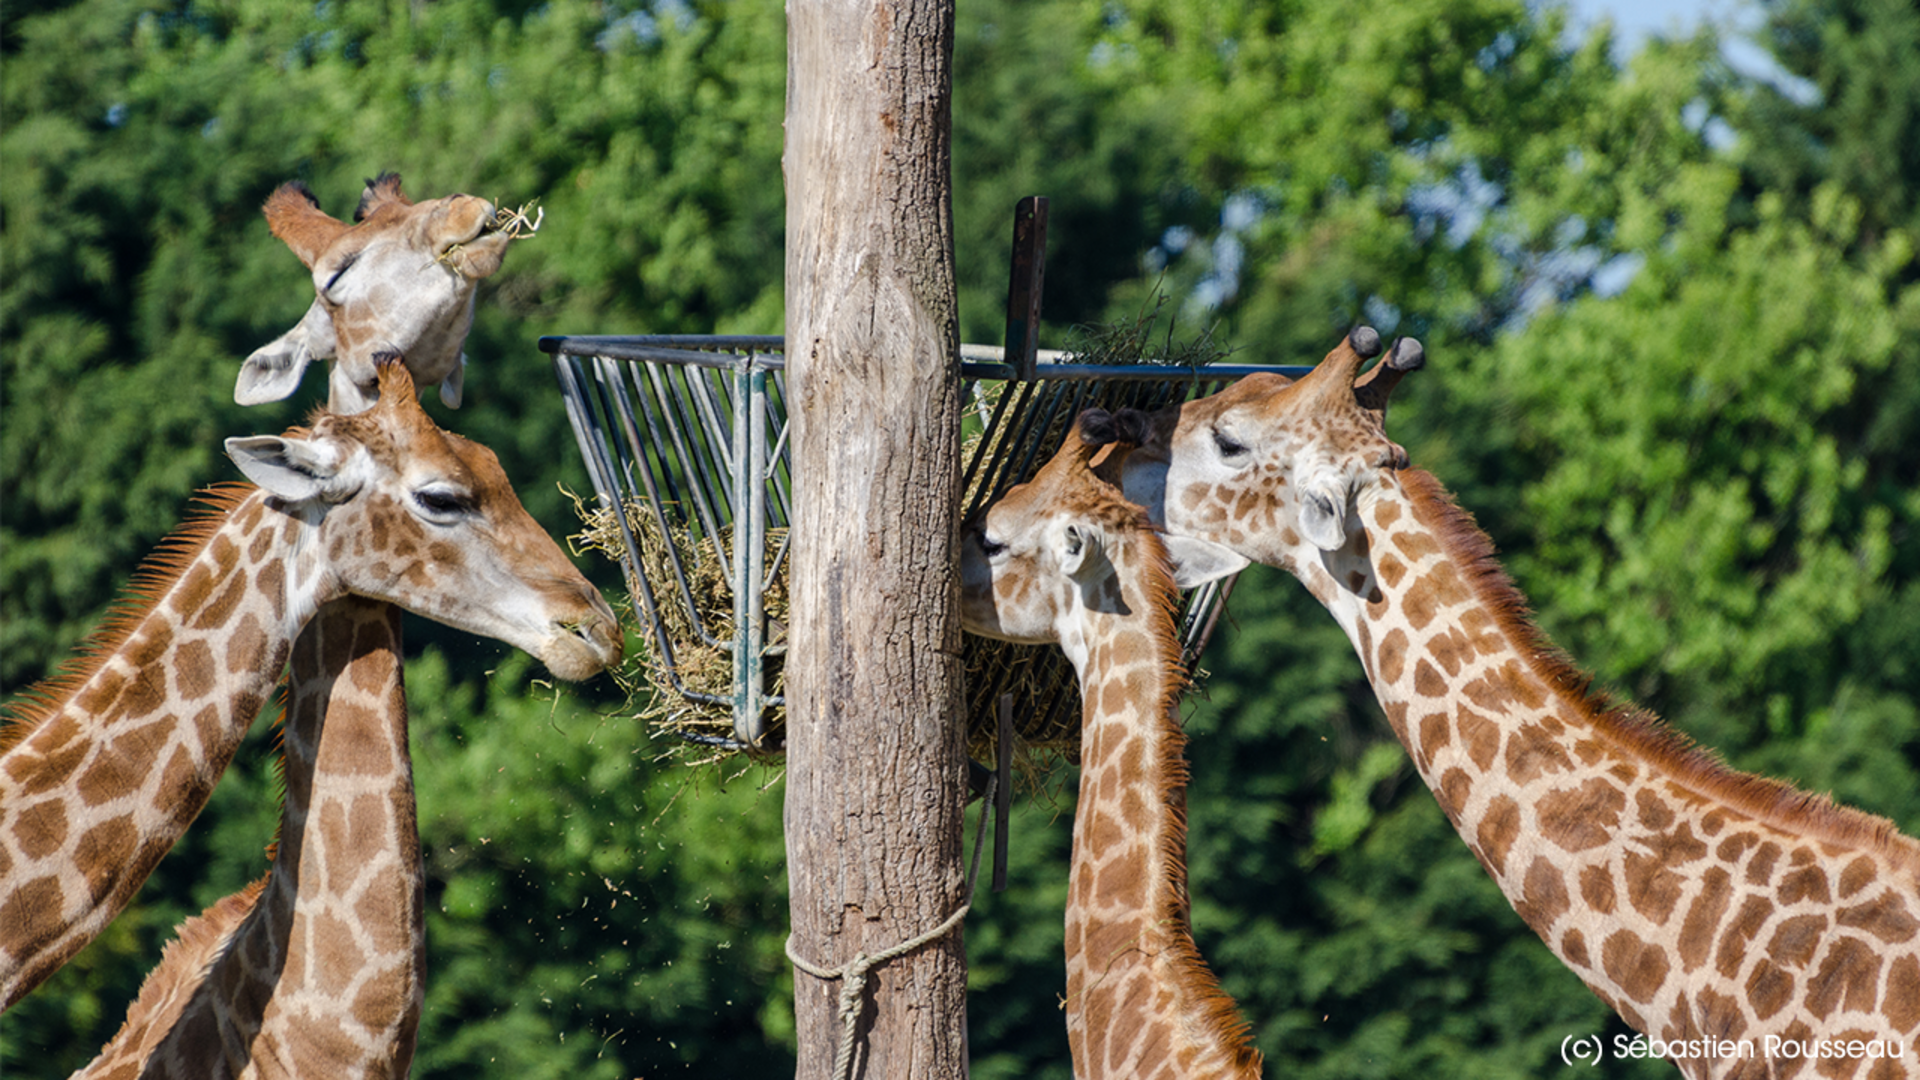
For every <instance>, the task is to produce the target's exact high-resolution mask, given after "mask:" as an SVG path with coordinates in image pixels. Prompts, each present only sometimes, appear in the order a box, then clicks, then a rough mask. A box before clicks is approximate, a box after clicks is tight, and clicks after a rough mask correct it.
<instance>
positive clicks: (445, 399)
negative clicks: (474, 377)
mask: <svg viewBox="0 0 1920 1080" xmlns="http://www.w3.org/2000/svg"><path fill="white" fill-rule="evenodd" d="M466 384H467V354H466V353H461V354H460V355H459V357H457V358H456V359H455V360H454V362H453V370H452V371H450V372H448V373H447V377H446V378H444V379H441V380H440V403H441V404H442V405H445V406H446V407H447V408H449V409H457V408H459V407H460V401H461V399H462V396H463V395H462V391H463V390H464V389H465V388H466Z"/></svg>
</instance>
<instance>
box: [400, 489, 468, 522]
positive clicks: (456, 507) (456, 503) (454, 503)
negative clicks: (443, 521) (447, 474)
mask: <svg viewBox="0 0 1920 1080" xmlns="http://www.w3.org/2000/svg"><path fill="white" fill-rule="evenodd" d="M413 501H414V502H415V503H416V504H418V505H419V507H420V509H422V510H425V511H426V512H427V513H429V514H431V515H433V516H434V517H454V516H456V515H459V514H465V513H468V512H470V511H471V510H473V499H472V498H471V497H470V496H468V495H466V494H463V493H461V492H457V491H447V490H444V489H434V488H429V489H427V490H424V491H416V492H414V493H413Z"/></svg>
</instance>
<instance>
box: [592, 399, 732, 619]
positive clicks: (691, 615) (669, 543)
mask: <svg viewBox="0 0 1920 1080" xmlns="http://www.w3.org/2000/svg"><path fill="white" fill-rule="evenodd" d="M607 363H608V365H609V366H610V367H613V368H614V370H616V371H618V366H617V365H615V364H613V362H612V361H608V362H607ZM628 368H629V370H631V371H632V372H633V375H634V385H635V387H636V389H640V388H642V387H643V386H645V387H646V388H650V389H651V390H652V395H651V397H650V396H649V395H648V394H647V393H646V392H645V389H641V392H640V393H639V394H638V395H637V397H638V398H639V401H640V411H641V415H642V416H643V417H644V418H645V421H646V425H647V434H648V436H649V439H650V448H649V447H641V448H638V450H639V453H640V454H641V458H642V460H641V465H642V467H643V470H644V471H643V475H644V476H645V477H646V478H647V497H648V499H649V500H651V502H652V503H653V510H654V514H655V516H656V518H657V519H658V520H659V522H660V533H661V539H662V540H663V541H664V549H665V551H666V555H667V562H668V564H669V565H670V566H672V567H673V576H674V580H675V582H676V583H677V584H678V585H679V587H680V602H681V605H682V606H683V607H684V608H685V609H686V612H687V619H688V621H689V622H690V623H692V625H693V632H694V633H695V634H697V635H699V637H700V641H701V643H702V644H704V645H707V646H709V647H712V648H725V647H726V645H727V643H726V642H725V641H722V640H721V639H720V638H719V637H717V636H715V635H714V633H713V631H712V630H710V629H708V628H707V621H706V619H704V618H702V617H701V615H700V606H699V605H698V604H696V603H694V600H693V584H692V582H690V581H689V580H688V579H687V567H686V564H685V563H684V562H682V561H681V558H680V548H679V546H678V545H677V544H675V543H674V542H673V528H674V525H675V524H676V523H675V522H674V521H672V520H671V519H670V518H669V517H668V514H667V507H668V506H669V505H670V503H669V500H667V499H663V498H662V497H661V493H660V490H659V486H658V485H656V483H655V479H656V478H655V475H654V472H653V468H652V465H653V463H654V462H658V463H659V466H660V475H659V477H658V479H660V480H663V481H665V483H666V486H667V487H668V489H669V491H670V493H673V494H677V493H678V491H679V485H677V484H675V483H674V482H673V481H674V472H673V470H672V469H671V468H669V467H668V459H667V457H666V454H665V452H664V450H663V449H662V447H661V439H660V426H659V422H657V421H656V419H655V414H654V410H653V409H652V408H649V407H648V402H649V400H651V401H653V402H654V403H655V404H657V405H659V407H660V410H661V413H662V414H663V415H664V414H665V412H666V408H667V405H666V402H665V401H662V400H661V397H662V395H663V393H664V391H663V390H662V389H661V386H660V384H659V381H658V380H657V379H656V376H657V375H659V373H658V372H656V371H655V370H654V365H652V364H647V365H645V368H644V369H642V368H641V366H640V365H638V364H634V363H630V364H629V365H628ZM642 370H644V371H645V372H646V374H647V377H648V378H647V382H646V383H645V384H643V383H642V382H641V379H640V375H641V372H642ZM668 387H669V388H671V383H669V384H668ZM622 400H623V402H624V400H625V399H624V395H623V398H622ZM667 422H668V423H669V426H671V420H670V418H668V420H667ZM636 438H637V435H636ZM669 439H670V441H672V440H671V435H670V436H669ZM649 450H650V453H649ZM680 454H681V457H680V459H679V460H680V461H681V462H683V463H684V461H685V460H686V457H685V454H686V452H685V449H684V447H682V448H681V450H680ZM682 468H683V469H684V468H685V466H684V464H683V465H682ZM694 501H695V502H696V508H697V500H694ZM709 535H711V534H709Z"/></svg>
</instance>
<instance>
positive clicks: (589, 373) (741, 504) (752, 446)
mask: <svg viewBox="0 0 1920 1080" xmlns="http://www.w3.org/2000/svg"><path fill="white" fill-rule="evenodd" d="M540 348H541V350H542V351H544V352H547V353H549V354H551V356H552V361H553V368H554V374H555V376H556V377H557V379H558V380H559V383H560V389H561V394H562V397H563V398H564V400H565V403H566V410H567V417H568V420H569V421H570V422H571V423H572V425H573V430H574V435H575V437H576V438H577V439H578V441H579V445H580V451H581V454H582V455H583V457H584V458H585V460H586V464H587V472H588V475H589V476H590V477H591V479H592V482H593V487H594V491H595V493H596V495H597V496H598V499H599V503H600V505H601V506H603V507H615V508H622V507H644V508H645V512H646V513H647V514H650V515H651V516H652V519H653V520H654V521H657V522H658V523H660V525H661V527H662V528H663V529H664V530H667V531H669V532H674V533H678V534H680V535H683V536H685V537H686V538H688V540H689V541H691V542H692V543H693V544H696V545H702V546H703V547H704V548H710V549H711V551H712V553H713V555H714V556H715V557H717V559H718V562H719V565H720V570H721V572H722V574H723V575H724V576H725V579H726V582H727V588H728V590H729V591H730V593H731V600H732V618H731V620H730V628H728V629H724V630H723V628H720V627H717V626H714V625H709V622H710V620H709V619H706V618H703V617H702V615H701V613H700V611H699V609H698V605H697V604H696V603H695V602H694V592H695V589H696V586H695V583H694V582H693V581H691V580H690V578H689V568H688V567H687V566H686V565H685V559H684V558H683V557H682V555H681V553H680V549H677V548H676V547H675V546H674V545H672V544H669V545H667V546H666V549H665V554H666V558H665V560H664V563H665V566H666V568H667V572H666V573H664V574H663V573H660V572H659V568H658V567H656V572H655V573H653V574H649V573H648V572H647V570H646V568H645V567H644V566H643V565H642V560H641V559H640V558H639V557H638V553H639V552H640V551H641V544H642V542H643V541H642V538H640V537H636V536H635V535H634V531H633V525H632V522H631V520H630V517H631V515H630V514H628V513H624V512H618V511H616V512H615V513H614V514H613V518H614V519H615V520H616V521H618V522H619V528H620V530H621V532H622V534H623V537H624V541H625V551H626V554H625V556H624V557H623V559H622V564H623V570H624V572H625V575H626V579H627V585H628V589H629V591H630V592H631V594H632V598H633V606H634V612H635V615H636V617H637V618H639V619H640V620H641V622H642V629H643V631H644V632H645V633H646V635H647V639H648V647H649V648H652V649H655V650H658V651H659V655H658V657H657V659H658V661H659V662H658V663H657V664H656V666H655V670H656V672H660V673H663V674H664V678H665V679H666V680H667V681H668V682H669V683H670V686H669V689H671V691H672V692H673V693H675V694H678V695H680V696H681V697H682V698H684V699H685V700H687V701H688V702H690V703H695V704H702V705H707V706H713V707H718V708H724V709H726V710H728V711H729V712H730V713H731V715H732V735H731V737H727V736H711V735H698V734H693V735H687V736H685V737H689V738H693V739H695V740H696V741H702V742H709V743H714V744H718V745H722V746H726V747H729V748H732V749H742V750H749V751H775V750H778V749H779V747H780V745H781V740H780V737H779V735H780V727H781V726H780V725H779V724H778V723H776V722H775V720H776V716H777V713H778V710H779V708H780V706H782V705H783V704H784V700H783V699H782V698H781V697H780V696H779V695H778V694H777V693H775V692H774V688H773V687H772V686H771V685H770V677H769V675H770V669H771V668H772V667H773V666H774V665H775V664H777V663H778V662H779V658H780V657H781V656H782V655H783V654H784V651H785V643H784V641H783V640H780V628H779V627H777V626H770V625H769V623H770V620H769V618H768V616H767V612H766V606H765V599H766V597H767V594H768V591H769V589H770V588H772V587H773V586H774V584H775V582H776V580H777V579H778V577H779V575H780V573H781V572H782V569H783V567H784V565H785V563H786V559H787V553H788V534H787V533H786V531H785V530H786V526H787V524H788V522H789V521H790V520H791V518H792V511H793V504H792V491H793V488H792V476H793V472H792V469H793V466H792V462H791V460H790V453H789V445H788V441H787V430H788V428H787V398H786V390H785V366H786V362H785V356H784V354H783V342H782V339H780V338H778V337H741V336H735V337H709V336H679V335H652V336H635V337H604V336H575V337H547V338H542V339H540ZM1032 355H1033V360H1034V361H1035V362H1034V363H1032V364H1031V365H1030V370H1031V375H1030V376H1028V377H1022V375H1023V372H1022V370H1021V368H1022V367H1027V366H1028V365H1021V364H1014V363H1008V362H1006V361H1005V359H1004V355H1003V351H1002V350H1001V349H999V348H996V347H993V346H962V349H961V364H960V373H961V379H962V381H963V390H964V392H965V395H966V397H967V400H968V401H969V402H970V403H971V404H970V407H969V416H968V418H967V421H966V426H967V427H968V428H969V429H970V430H969V433H968V434H969V441H970V442H971V444H972V449H971V450H970V452H969V453H968V456H967V460H966V462H965V474H964V477H965V484H966V488H965V490H966V491H967V492H968V493H969V494H968V496H967V500H966V506H965V508H964V512H965V513H967V514H971V513H973V512H975V511H976V510H978V509H980V508H981V507H983V506H985V505H987V504H988V503H990V502H991V501H992V500H994V499H995V498H997V497H999V495H1000V494H1001V493H1002V492H1004V491H1005V490H1006V489H1007V488H1009V487H1011V486H1013V485H1014V484H1017V483H1020V482H1022V481H1024V480H1026V479H1028V478H1029V477H1030V476H1031V475H1032V474H1033V472H1034V471H1036V470H1037V469H1038V468H1039V466H1041V465H1043V464H1045V463H1046V461H1047V460H1048V459H1049V458H1050V457H1051V456H1052V454H1053V452H1054V450H1055V449H1057V448H1058V447H1059V445H1060V442H1061V440H1062V439H1063V438H1064V436H1065V431H1066V426H1067V425H1068V424H1069V423H1070V422H1071V421H1072V419H1073V418H1074V417H1075V416H1076V415H1078V413H1079V412H1080V411H1081V410H1082V409H1085V408H1088V407H1092V406H1100V407H1103V408H1107V409H1118V408H1122V407H1129V406H1130V407H1134V408H1140V409H1148V410H1151V409H1157V408H1161V407H1163V406H1165V405H1167V404H1169V403H1172V402H1175V401H1180V400H1185V399H1186V398H1188V397H1192V396H1198V395H1204V394H1209V393H1212V392H1214V391H1215V390H1217V389H1220V388H1221V387H1223V386H1225V385H1226V384H1227V383H1228V382H1231V381H1232V380H1234V379H1237V378H1239V377H1241V376H1243V375H1246V374H1249V373H1252V372H1255V371H1279V372H1282V373H1284V374H1288V375H1296V376H1297V375H1299V374H1302V373H1304V372H1305V371H1306V370H1307V369H1305V368H1298V367H1266V366H1254V365H1208V366H1206V367H1201V368H1191V369H1190V368H1180V367H1169V366H1166V365H1128V366H1107V365H1091V364H1082V363H1075V362H1073V357H1071V356H1069V355H1066V354H1062V353H1057V352H1037V354H1032ZM994 384H999V385H998V386H995V385H994ZM1231 585H1232V582H1231V580H1229V581H1226V582H1221V583H1217V584H1216V585H1213V586H1209V587H1207V588H1204V589H1200V590H1196V591H1195V593H1194V594H1193V595H1191V596H1190V597H1189V598H1188V600H1187V604H1186V610H1185V612H1184V613H1183V620H1184V621H1183V624H1182V631H1181V634H1182V643H1183V645H1184V646H1185V648H1186V651H1187V656H1188V660H1189V663H1191V662H1192V661H1193V659H1195V658H1196V657H1197V656H1198V654H1199V652H1200V651H1201V650H1202V649H1204V648H1205V645H1206V641H1207V639H1208V637H1209V636H1210V634H1211V633H1212V630H1213V625H1214V622H1215V620H1216V619H1217V617H1218V614H1219V612H1220V610H1221V608H1222V605H1223V602H1224V600H1225V597H1226V594H1227V592H1228V591H1229V590H1230V589H1231ZM669 604H673V605H679V609H678V611H676V612H675V613H674V614H675V615H676V616H677V617H678V616H684V623H682V625H683V626H685V625H691V626H692V628H693V633H694V634H695V635H696V636H697V637H698V642H699V644H700V645H702V646H705V647H708V648H718V649H723V650H725V651H726V652H728V653H729V654H730V655H731V657H732V671H733V682H732V687H731V691H730V692H728V693H713V692H711V691H710V690H709V691H701V690H698V689H695V688H693V687H690V686H687V685H684V684H682V683H681V681H680V677H679V674H678V671H679V665H678V664H677V662H676V659H677V658H676V656H675V654H674V650H675V648H676V647H678V646H677V645H676V642H675V641H674V640H673V635H672V634H671V633H669V630H668V626H667V616H668V614H669V611H668V609H667V605H669ZM681 644H684V643H681ZM965 663H966V669H967V671H968V672H969V679H968V711H969V730H970V738H969V746H970V752H973V754H974V756H975V757H976V758H980V757H983V756H984V757H986V758H987V760H992V757H993V755H994V753H995V752H997V747H996V746H995V743H996V742H997V734H996V733H997V731H998V728H997V726H996V723H995V703H996V701H997V700H998V699H999V698H1000V697H1001V696H1002V695H1003V694H1005V693H1007V692H1008V691H1009V688H1011V687H1015V686H1019V687H1022V688H1023V689H1024V691H1025V696H1027V697H1028V699H1029V700H1028V703H1027V706H1028V707H1027V709H1026V710H1025V712H1026V718H1025V719H1024V720H1023V722H1022V723H1021V724H1020V726H1019V734H1020V736H1021V738H1022V739H1023V740H1024V741H1025V742H1027V743H1029V744H1043V745H1044V744H1047V743H1049V741H1050V740H1054V741H1056V743H1057V745H1060V746H1062V747H1064V748H1067V749H1068V753H1069V754H1071V749H1070V745H1069V744H1070V742H1071V740H1072V739H1074V738H1077V730H1078V709H1077V699H1078V693H1077V690H1076V687H1075V682H1074V678H1073V672H1072V669H1071V667H1070V666H1069V665H1068V664H1067V663H1066V661H1065V658H1064V657H1063V656H1062V655H1061V654H1060V652H1059V650H1057V649H1035V648H1031V647H1020V646H1010V645H1006V644H1004V643H1001V642H992V641H987V640H985V639H981V638H974V637H971V636H969V637H968V638H967V642H966V657H965Z"/></svg>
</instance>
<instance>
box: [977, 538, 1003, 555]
mask: <svg viewBox="0 0 1920 1080" xmlns="http://www.w3.org/2000/svg"><path fill="white" fill-rule="evenodd" d="M1006 550H1007V545H1005V544H1003V543H1001V542H1000V541H998V540H994V539H990V538H989V537H988V536H987V534H986V533H981V534H980V553H981V554H982V555H985V556H986V557H987V558H989V559H992V558H996V557H998V556H999V555H1000V554H1001V553H1002V552H1004V551H1006Z"/></svg>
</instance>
